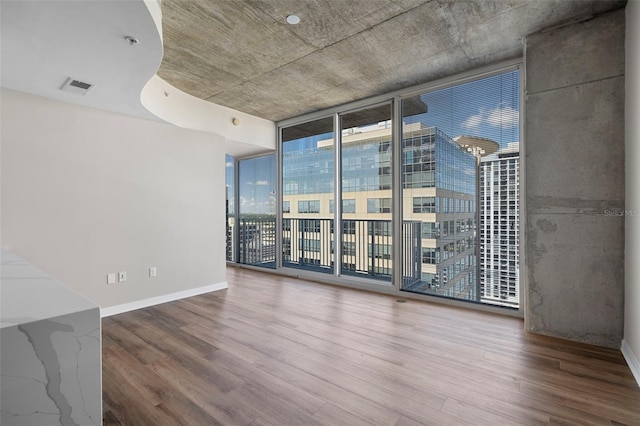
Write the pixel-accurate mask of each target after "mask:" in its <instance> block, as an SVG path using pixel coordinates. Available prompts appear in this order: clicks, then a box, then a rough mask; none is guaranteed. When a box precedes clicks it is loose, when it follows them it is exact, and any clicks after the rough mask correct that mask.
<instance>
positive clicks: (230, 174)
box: [225, 155, 236, 262]
mask: <svg viewBox="0 0 640 426" xmlns="http://www.w3.org/2000/svg"><path fill="white" fill-rule="evenodd" d="M235 170H236V167H235V159H234V158H233V157H232V156H230V155H227V156H226V159H225V208H226V211H227V214H226V217H227V219H226V238H227V242H226V250H225V251H226V255H227V262H235V261H236V239H235V238H234V234H235V227H236V226H235V225H236V214H235V205H236V203H235V188H236V185H235V180H236V175H235Z"/></svg>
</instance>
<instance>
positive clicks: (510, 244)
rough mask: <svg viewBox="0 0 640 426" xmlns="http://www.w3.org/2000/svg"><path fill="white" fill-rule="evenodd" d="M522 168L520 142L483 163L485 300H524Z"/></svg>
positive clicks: (482, 287) (504, 302)
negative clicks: (522, 286) (521, 207)
mask: <svg viewBox="0 0 640 426" xmlns="http://www.w3.org/2000/svg"><path fill="white" fill-rule="evenodd" d="M519 170H520V153H519V149H518V144H517V143H515V144H511V145H509V146H508V147H507V148H505V149H503V150H501V151H499V152H497V153H495V154H492V155H489V156H487V157H485V158H483V159H482V161H481V163H480V203H481V209H480V212H481V213H480V271H481V272H480V291H481V300H482V302H485V303H492V304H497V305H502V306H512V307H518V305H519V303H520V293H519V282H520V272H519V264H520V259H519V249H518V246H519V243H520V235H519V224H520V223H519V214H518V212H519V195H520V180H519V179H520V174H519Z"/></svg>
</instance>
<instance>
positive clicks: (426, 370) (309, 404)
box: [102, 267, 640, 426]
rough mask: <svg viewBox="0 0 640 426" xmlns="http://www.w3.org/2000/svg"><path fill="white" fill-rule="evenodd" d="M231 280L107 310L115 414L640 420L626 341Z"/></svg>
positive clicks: (108, 412) (125, 419)
mask: <svg viewBox="0 0 640 426" xmlns="http://www.w3.org/2000/svg"><path fill="white" fill-rule="evenodd" d="M227 279H228V283H229V289H228V290H223V291H218V292H214V293H210V294H206V295H201V296H196V297H192V298H188V299H183V300H180V301H176V302H171V303H166V304H162V305H158V306H154V307H150V308H146V309H141V310H138V311H134V312H128V313H124V314H120V315H115V316H112V317H109V318H105V319H104V320H103V329H102V336H103V401H104V423H105V424H110V425H111V424H114V425H119V424H123V425H124V424H127V425H154V426H156V425H158V426H166V425H174V424H175V425H178V424H182V425H274V426H283V425H296V426H302V425H347V426H357V425H396V426H413V425H621V424H622V425H640V389H639V388H638V385H637V384H636V382H635V381H634V378H633V376H632V374H631V372H630V370H629V368H628V367H627V365H626V364H625V361H624V359H623V357H622V355H621V353H620V351H618V350H612V349H606V348H600V347H594V346H589V345H584V344H578V343H572V342H568V341H564V340H560V339H555V338H549V337H544V336H539V335H534V334H529V333H526V332H524V331H523V324H522V320H520V319H516V318H510V317H503V316H499V315H492V314H485V313H479V312H476V311H472V310H465V309H459V308H452V307H447V306H442V305H438V304H432V303H428V302H421V301H415V300H407V301H406V302H405V303H400V302H399V301H398V297H392V296H387V295H381V294H376V293H369V292H364V291H358V290H352V289H347V288H340V287H335V286H329V285H323V284H318V283H311V282H307V281H302V280H296V279H293V278H287V277H280V276H275V275H270V274H265V273H261V272H255V271H251V270H246V269H240V268H233V267H230V268H227Z"/></svg>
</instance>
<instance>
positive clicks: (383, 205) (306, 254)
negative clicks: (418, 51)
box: [282, 122, 479, 300]
mask: <svg viewBox="0 0 640 426" xmlns="http://www.w3.org/2000/svg"><path fill="white" fill-rule="evenodd" d="M299 145H300V148H299V149H285V150H284V152H283V206H282V207H283V264H284V265H285V266H290V267H303V268H306V269H314V270H323V269H324V270H325V271H327V272H330V271H332V270H333V267H334V262H333V259H334V254H335V250H334V247H335V241H336V240H337V239H336V237H335V236H334V222H333V220H334V215H333V212H334V208H335V204H334V199H333V198H334V179H335V173H334V169H333V167H334V146H333V139H330V140H318V141H315V142H309V141H305V142H304V143H303V142H300V144H299ZM341 153H342V156H341V162H342V170H341V172H342V173H341V178H342V182H341V184H342V204H341V205H342V216H341V218H342V232H341V233H340V235H341V237H339V238H340V239H339V240H338V241H341V251H342V263H341V268H342V273H343V274H344V275H362V276H367V277H369V278H380V279H387V280H389V279H390V277H391V273H392V268H393V267H394V265H393V262H392V252H393V250H392V247H393V241H392V225H391V215H392V212H391V209H392V206H391V204H392V203H391V200H392V197H391V191H392V189H391V186H392V183H391V181H392V173H391V168H392V164H391V163H392V162H391V126H390V123H388V122H383V123H380V124H377V125H374V126H370V127H368V128H358V129H346V130H345V131H344V132H343V135H342V149H341ZM475 161H476V160H475V157H473V156H472V155H470V154H469V153H467V152H466V151H464V150H463V149H461V148H460V146H459V145H458V144H456V143H455V142H454V141H453V140H452V139H451V138H450V137H449V136H447V135H446V134H444V133H443V132H442V131H440V130H438V129H437V128H434V127H425V126H423V125H422V124H420V123H412V124H406V125H404V126H403V147H402V169H403V170H402V172H403V173H402V176H403V188H402V191H403V197H402V198H403V233H402V236H403V241H402V242H401V243H402V244H403V262H402V265H401V267H402V268H403V274H402V275H403V284H402V288H403V290H407V291H412V292H418V293H428V294H437V295H442V296H448V297H456V298H463V299H469V300H479V291H478V287H477V280H476V259H475V258H476V256H475V253H476V251H475V249H476V223H475V217H476V162H475Z"/></svg>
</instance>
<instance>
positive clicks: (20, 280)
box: [0, 248, 99, 328]
mask: <svg viewBox="0 0 640 426" xmlns="http://www.w3.org/2000/svg"><path fill="white" fill-rule="evenodd" d="M0 260H1V264H0V268H1V273H0V328H5V327H10V326H15V325H22V324H27V323H30V322H34V321H40V320H43V319H47V318H54V317H58V316H61V315H67V314H72V313H76V312H81V311H86V310H89V309H96V308H99V307H98V305H96V304H94V303H93V302H91V301H89V300H88V299H85V298H84V297H82V296H80V295H79V294H77V293H76V292H75V291H73V290H71V289H70V288H69V287H67V286H65V285H63V284H61V283H60V282H58V281H56V280H55V279H53V278H51V277H50V276H48V275H47V274H45V273H44V272H42V271H41V270H39V269H38V268H36V267H35V266H33V265H31V264H30V263H29V262H27V261H26V260H24V259H22V258H21V257H19V256H16V255H15V254H13V253H12V252H10V251H9V250H7V249H5V248H2V249H1V251H0Z"/></svg>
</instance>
